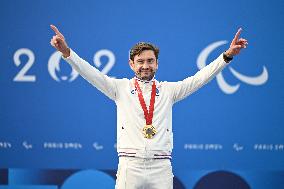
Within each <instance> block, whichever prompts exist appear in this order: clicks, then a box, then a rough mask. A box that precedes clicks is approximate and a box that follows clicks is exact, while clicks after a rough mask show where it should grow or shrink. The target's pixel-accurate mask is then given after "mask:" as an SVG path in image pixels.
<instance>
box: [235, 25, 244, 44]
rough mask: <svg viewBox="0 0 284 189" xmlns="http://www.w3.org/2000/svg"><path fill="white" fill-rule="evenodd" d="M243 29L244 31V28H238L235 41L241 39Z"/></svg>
mask: <svg viewBox="0 0 284 189" xmlns="http://www.w3.org/2000/svg"><path fill="white" fill-rule="evenodd" d="M241 31H242V28H239V29H238V32H237V33H236V35H235V37H234V39H233V42H234V43H235V42H237V41H238V39H239V37H240V35H241Z"/></svg>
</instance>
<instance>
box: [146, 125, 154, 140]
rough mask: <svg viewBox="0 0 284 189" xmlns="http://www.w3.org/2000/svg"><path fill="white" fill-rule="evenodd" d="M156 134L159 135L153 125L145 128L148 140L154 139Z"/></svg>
mask: <svg viewBox="0 0 284 189" xmlns="http://www.w3.org/2000/svg"><path fill="white" fill-rule="evenodd" d="M156 133H157V131H156V129H155V127H154V126H153V125H146V126H145V127H144V128H143V134H144V137H145V138H147V139H151V138H153V137H154V136H155V134H156Z"/></svg>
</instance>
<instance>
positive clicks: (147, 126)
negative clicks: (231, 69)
mask: <svg viewBox="0 0 284 189" xmlns="http://www.w3.org/2000/svg"><path fill="white" fill-rule="evenodd" d="M51 28H52V29H53V30H54V32H55V34H56V35H55V36H53V38H52V39H51V42H50V43H51V45H52V46H53V47H55V48H56V49H57V50H58V51H60V52H61V53H62V54H63V58H64V59H65V60H66V61H67V62H68V63H69V64H70V65H71V66H72V67H73V68H74V69H75V70H76V71H77V72H78V73H79V74H80V75H81V76H82V77H84V78H85V79H86V80H87V81H88V82H90V83H91V84H92V85H93V86H95V87H96V88H97V89H99V90H100V91H101V92H102V93H104V94H105V95H106V96H108V97H109V98H110V99H112V100H113V101H115V103H116V105H117V151H118V155H119V166H118V171H117V181H116V188H118V189H136V188H142V189H152V188H153V189H160V188H161V189H167V188H169V189H172V188H173V174H172V167H171V161H170V159H171V151H172V149H173V133H172V106H173V104H174V103H175V102H177V101H179V100H181V99H184V98H185V97H187V96H188V95H190V94H192V93H193V92H194V91H196V90H197V89H199V88H200V87H202V86H203V85H204V84H206V83H207V82H209V81H210V80H211V79H212V78H213V77H214V76H215V75H216V74H218V73H219V72H220V71H221V70H222V69H223V68H224V67H225V66H226V65H227V63H229V62H230V61H231V60H232V58H233V56H234V55H236V54H238V53H239V52H240V50H241V49H242V48H246V45H247V44H248V43H247V40H245V39H239V35H240V32H241V29H239V30H238V32H237V33H236V35H235V38H234V39H233V41H232V43H231V45H230V48H229V49H228V50H227V51H225V52H224V53H222V54H221V55H220V56H219V57H218V58H217V59H216V60H214V61H213V62H212V63H210V64H209V65H207V66H206V67H205V68H203V69H202V70H200V71H199V72H197V73H196V74H195V75H194V76H191V77H188V78H186V79H184V80H183V81H179V82H165V81H163V82H159V81H157V80H156V79H155V78H154V75H155V73H156V71H157V69H158V54H159V49H158V48H157V47H155V46H154V45H152V44H150V43H145V42H140V43H137V44H136V45H135V46H134V47H132V49H131V51H130V60H129V65H130V67H131V69H132V70H133V71H134V73H135V77H134V78H132V79H113V78H110V77H108V76H107V75H104V74H102V73H101V72H100V71H99V70H97V69H96V68H94V67H93V66H91V65H90V64H89V63H88V62H86V61H85V60H83V59H82V58H80V57H79V56H78V55H77V54H76V53H75V52H74V51H72V50H71V49H70V48H69V47H68V46H67V43H66V41H65V39H64V36H63V35H62V34H61V33H60V32H59V31H58V29H57V28H56V27H55V26H53V25H51Z"/></svg>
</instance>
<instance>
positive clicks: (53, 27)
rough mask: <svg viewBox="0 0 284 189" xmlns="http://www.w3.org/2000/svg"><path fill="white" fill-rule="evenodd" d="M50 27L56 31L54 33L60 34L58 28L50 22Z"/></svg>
mask: <svg viewBox="0 0 284 189" xmlns="http://www.w3.org/2000/svg"><path fill="white" fill-rule="evenodd" d="M50 27H51V29H52V30H53V31H54V32H55V33H56V35H62V34H61V33H60V32H59V30H58V29H57V27H56V26H54V25H52V24H51V25H50Z"/></svg>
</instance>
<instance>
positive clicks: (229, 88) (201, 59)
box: [197, 40, 268, 94]
mask: <svg viewBox="0 0 284 189" xmlns="http://www.w3.org/2000/svg"><path fill="white" fill-rule="evenodd" d="M227 43H228V42H227V41H225V40H223V41H217V42H214V43H211V44H210V45H208V46H207V47H206V48H205V49H203V50H202V51H201V53H200V54H199V56H198V57H197V67H198V69H202V68H204V67H205V66H206V62H207V58H208V56H209V54H210V53H211V52H212V51H213V50H215V49H216V48H218V47H219V46H221V45H224V44H227ZM229 70H230V71H231V72H232V74H233V75H234V76H235V77H236V78H237V79H239V80H240V81H242V82H244V83H247V84H249V85H263V84H264V83H266V82H267V80H268V71H267V69H266V67H265V66H263V71H262V73H261V74H260V75H258V76H255V77H252V76H246V75H243V74H241V73H239V72H237V71H236V70H235V69H233V68H232V67H230V66H229ZM216 80H217V84H218V86H219V87H220V89H221V90H222V91H223V92H224V93H226V94H233V93H235V92H236V91H237V90H238V89H239V87H240V84H239V83H238V84H236V85H230V84H228V83H227V82H226V81H225V79H224V77H223V75H222V72H220V73H219V74H217V76H216Z"/></svg>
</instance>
